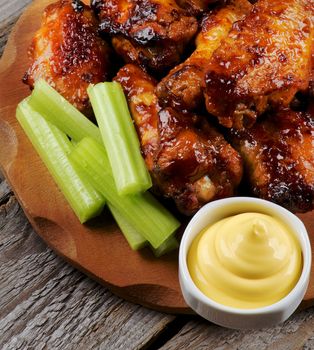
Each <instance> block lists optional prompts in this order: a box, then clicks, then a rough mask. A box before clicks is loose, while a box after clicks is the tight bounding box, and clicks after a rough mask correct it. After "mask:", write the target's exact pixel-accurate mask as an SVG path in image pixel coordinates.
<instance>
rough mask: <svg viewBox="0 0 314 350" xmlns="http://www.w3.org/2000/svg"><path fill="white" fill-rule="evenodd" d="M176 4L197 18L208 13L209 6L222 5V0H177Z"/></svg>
mask: <svg viewBox="0 0 314 350" xmlns="http://www.w3.org/2000/svg"><path fill="white" fill-rule="evenodd" d="M176 2H177V4H178V5H179V6H180V7H182V8H184V9H186V10H188V11H189V13H192V14H193V15H195V16H197V15H200V14H202V13H204V12H206V11H208V9H209V7H210V5H212V4H217V3H222V2H224V1H222V0H177V1H176Z"/></svg>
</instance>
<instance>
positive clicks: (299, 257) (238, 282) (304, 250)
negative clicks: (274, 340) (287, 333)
mask: <svg viewBox="0 0 314 350" xmlns="http://www.w3.org/2000/svg"><path fill="white" fill-rule="evenodd" d="M311 259H312V254H311V244H310V240H309V237H308V234H307V231H306V228H305V226H304V224H303V223H302V221H301V220H300V219H299V218H298V217H297V216H295V215H294V214H292V213H291V212H289V211H288V210H286V209H284V208H283V207H281V206H279V205H276V204H274V203H271V202H269V201H266V200H262V199H257V198H251V197H233V198H225V199H220V200H217V201H213V202H211V203H208V204H206V205H205V206H204V207H203V208H201V209H200V210H199V211H198V212H197V213H196V214H195V215H194V217H193V218H192V220H191V221H190V222H189V224H188V225H187V227H186V229H185V231H184V234H183V236H182V240H181V243H180V250H179V281H180V286H181V290H182V294H183V297H184V299H185V301H186V303H187V304H188V305H189V306H190V307H191V308H192V309H193V310H194V311H195V312H196V313H198V314H199V315H201V316H203V317H204V318H206V319H207V320H209V321H211V322H214V323H217V324H219V325H221V326H225V327H230V328H236V329H252V328H262V327H270V326H272V325H275V324H278V323H280V322H283V321H285V320H286V319H287V318H288V317H289V316H290V315H291V314H292V313H293V312H294V311H295V310H296V308H297V307H298V305H299V304H300V303H301V301H302V299H303V297H304V295H305V292H306V290H307V286H308V283H309V278H310V272H311V261H312V260H311Z"/></svg>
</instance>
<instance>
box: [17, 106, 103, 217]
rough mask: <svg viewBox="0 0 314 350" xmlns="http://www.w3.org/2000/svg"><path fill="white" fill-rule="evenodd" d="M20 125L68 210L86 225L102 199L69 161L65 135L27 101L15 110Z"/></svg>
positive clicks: (101, 205) (69, 148) (97, 212)
mask: <svg viewBox="0 0 314 350" xmlns="http://www.w3.org/2000/svg"><path fill="white" fill-rule="evenodd" d="M16 115H17V119H18V121H19V123H20V124H21V126H22V128H23V129H24V131H25V133H26V134H27V136H28V138H29V139H30V141H31V142H32V144H33V146H34V148H35V149H36V151H37V152H38V154H39V155H40V157H41V159H42V160H43V162H44V163H45V165H46V167H47V168H48V170H49V172H50V174H51V175H52V176H53V178H54V180H55V182H56V183H57V185H58V186H59V188H60V190H61V192H62V193H63V194H64V196H65V197H66V199H67V201H68V202H69V204H70V206H71V208H72V209H73V211H74V212H75V214H76V215H77V217H78V218H79V220H80V222H82V223H83V222H85V221H87V220H89V219H91V218H92V217H94V216H96V215H98V214H99V213H100V212H101V210H102V208H103V206H104V204H105V200H104V198H103V196H101V195H100V194H99V193H98V192H97V191H96V190H95V189H94V188H93V187H92V185H91V184H90V183H89V181H88V180H87V178H86V176H85V173H84V172H78V171H77V170H76V168H75V167H74V166H73V165H72V163H71V162H70V161H69V158H68V154H69V153H70V152H71V150H72V148H73V146H72V144H71V142H70V140H69V139H68V138H67V136H66V135H65V134H64V133H62V131H60V130H59V129H58V128H57V127H55V126H54V125H52V124H50V123H49V122H47V121H46V120H45V119H44V118H42V117H41V115H40V114H39V113H37V112H36V111H34V110H33V109H32V108H31V107H30V105H29V104H28V102H27V100H24V101H22V102H21V103H20V104H19V105H18V107H17V110H16Z"/></svg>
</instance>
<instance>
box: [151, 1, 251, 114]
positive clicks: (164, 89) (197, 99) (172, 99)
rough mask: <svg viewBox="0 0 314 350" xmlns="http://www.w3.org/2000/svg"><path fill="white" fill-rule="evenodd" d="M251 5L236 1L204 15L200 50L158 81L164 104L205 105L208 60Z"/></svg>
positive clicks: (197, 48)
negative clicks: (205, 78) (205, 77)
mask: <svg viewBox="0 0 314 350" xmlns="http://www.w3.org/2000/svg"><path fill="white" fill-rule="evenodd" d="M251 7H252V6H251V4H250V3H249V2H248V1H247V0H232V1H231V2H230V3H229V5H227V6H225V7H222V8H218V9H216V10H213V11H211V12H210V13H208V14H207V15H206V16H205V17H204V18H203V21H202V24H201V32H200V33H199V34H198V36H197V38H196V50H195V51H194V52H193V54H192V55H191V56H190V57H189V58H188V59H187V60H186V61H185V62H183V63H181V64H180V65H178V66H176V67H175V68H173V69H172V70H171V71H170V73H169V74H168V75H167V76H166V77H165V78H164V79H163V80H162V81H161V82H160V83H159V84H158V87H157V95H158V97H159V99H160V102H161V103H162V104H164V105H170V106H172V107H174V108H178V109H186V110H188V111H193V110H195V109H197V108H200V107H201V106H202V105H203V104H204V98H203V91H202V87H201V86H202V82H203V79H204V76H205V70H206V66H207V65H208V61H209V59H210V57H211V56H212V54H213V53H214V51H215V50H216V49H217V48H218V46H219V45H220V43H221V41H222V40H223V39H224V38H225V37H226V36H227V35H228V33H229V31H230V29H231V27H232V24H233V23H234V22H236V21H239V20H240V19H242V18H244V16H245V15H246V14H247V13H249V11H250V9H251Z"/></svg>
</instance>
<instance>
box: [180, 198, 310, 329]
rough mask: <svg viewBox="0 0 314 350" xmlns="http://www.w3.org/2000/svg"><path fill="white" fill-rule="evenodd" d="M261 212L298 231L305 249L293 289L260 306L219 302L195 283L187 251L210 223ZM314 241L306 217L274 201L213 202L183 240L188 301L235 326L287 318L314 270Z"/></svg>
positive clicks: (184, 285)
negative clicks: (313, 244) (239, 306)
mask: <svg viewBox="0 0 314 350" xmlns="http://www.w3.org/2000/svg"><path fill="white" fill-rule="evenodd" d="M244 212H259V213H264V214H268V215H272V216H275V217H277V218H278V219H279V220H282V221H283V222H285V223H286V224H287V225H288V226H289V227H290V228H291V230H292V232H294V233H295V235H296V237H297V238H298V241H299V242H300V245H301V248H302V253H303V270H302V273H301V276H300V279H299V281H298V282H297V284H296V285H295V287H294V288H293V289H292V290H291V292H290V293H289V294H288V295H287V296H285V297H284V298H283V299H281V300H279V301H278V302H276V303H275V304H272V305H269V306H265V307H261V308H256V309H237V308H233V307H229V306H225V305H222V304H219V303H217V302H216V301H214V300H212V299H210V298H209V297H207V296H206V295H204V294H203V293H202V292H201V291H200V290H199V289H198V288H197V287H196V285H195V284H194V282H193V280H192V278H191V276H190V273H189V270H188V266H187V253H188V251H189V248H190V245H191V243H192V241H193V240H194V238H195V237H196V236H197V235H198V234H199V233H200V232H201V231H202V230H203V229H204V228H205V227H207V226H208V225H210V224H213V223H215V222H217V221H219V220H221V219H223V218H225V217H228V216H232V215H236V214H240V213H244ZM311 258H312V256H311V245H310V241H309V237H308V234H307V231H306V229H305V227H304V225H303V223H302V221H301V220H300V219H299V218H298V217H297V216H295V215H294V214H292V213H291V212H289V211H288V210H286V209H284V208H283V207H281V206H279V205H276V204H274V203H271V202H268V201H265V200H262V199H256V198H250V197H234V198H227V199H221V200H217V201H214V202H211V203H209V204H207V205H205V206H204V207H203V208H202V209H200V210H199V211H198V212H197V213H196V214H195V216H194V217H193V218H192V220H191V221H190V223H189V224H188V226H187V228H186V229H185V232H184V235H183V237H182V240H181V244H180V252H179V280H180V285H181V289H182V293H183V297H184V299H185V301H186V303H187V304H188V305H189V306H190V307H191V308H192V309H193V310H194V311H195V312H196V313H198V314H199V315H201V316H202V317H204V318H206V319H207V320H209V321H211V322H214V323H216V324H218V325H221V326H224V327H229V328H235V329H253V328H262V327H269V326H273V325H275V324H277V323H281V322H283V321H285V320H286V319H287V318H288V317H289V316H290V315H291V314H292V313H293V312H294V311H295V310H296V308H297V307H298V305H299V304H300V303H301V301H302V299H303V297H304V294H305V292H306V290H307V287H308V283H309V278H310V271H311Z"/></svg>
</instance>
